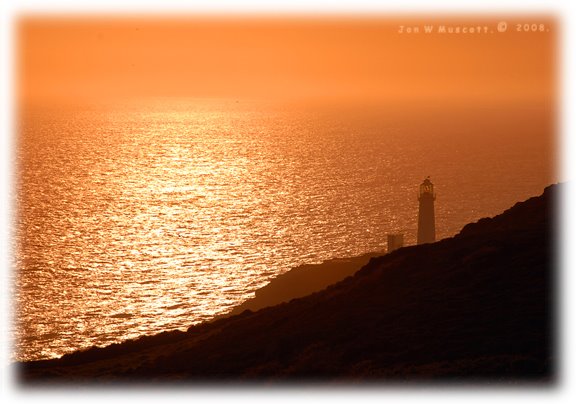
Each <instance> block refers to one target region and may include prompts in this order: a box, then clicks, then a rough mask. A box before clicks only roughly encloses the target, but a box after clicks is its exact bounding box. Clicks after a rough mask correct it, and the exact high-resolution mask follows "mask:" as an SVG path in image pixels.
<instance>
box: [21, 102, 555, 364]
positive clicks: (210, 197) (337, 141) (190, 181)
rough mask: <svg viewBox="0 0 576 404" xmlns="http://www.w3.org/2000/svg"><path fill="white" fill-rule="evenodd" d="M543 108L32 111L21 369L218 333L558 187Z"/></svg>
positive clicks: (24, 145)
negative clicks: (297, 290) (277, 301)
mask: <svg viewBox="0 0 576 404" xmlns="http://www.w3.org/2000/svg"><path fill="white" fill-rule="evenodd" d="M553 111H554V109H553V108H552V106H551V105H549V104H547V103H545V102H531V103H528V102H507V103H504V102H502V103H497V104H494V103H493V104H488V103H486V104H481V103H464V104H462V103H460V104H458V103H452V104H443V103H423V102H421V103H405V104H402V105H395V104H392V103H382V104H378V103H373V104H370V105H363V104H361V103H360V104H354V105H346V104H342V105H341V104H338V105H332V104H322V103H296V102H278V101H270V100H244V99H240V100H239V99H154V100H137V101H125V102H115V103H113V104H94V105H92V104H91V105H85V106H54V105H49V106H45V105H44V106H30V107H28V106H26V107H22V108H20V110H19V112H18V120H17V124H18V125H17V126H18V128H17V133H16V134H15V142H14V143H15V147H14V151H13V157H14V162H13V167H14V170H13V177H14V203H13V205H14V209H13V215H12V221H13V231H12V234H13V237H12V241H13V245H12V251H13V256H12V270H11V279H12V284H11V294H12V295H11V300H10V301H11V302H12V313H13V316H12V317H13V321H12V330H11V336H12V347H13V349H12V351H13V357H12V359H13V360H20V361H27V360H38V359H48V358H55V357H59V356H62V355H63V354H66V353H69V352H73V351H76V350H81V349H86V348H88V347H91V346H106V345H109V344H113V343H117V342H121V341H124V340H127V339H133V338H137V337H139V336H142V335H152V334H156V333H160V332H163V331H170V330H175V329H180V330H185V329H187V328H188V327H190V326H191V325H193V324H198V323H200V322H204V321H207V320H210V319H211V318H213V317H214V316H217V315H220V314H224V313H226V312H228V311H230V310H231V309H232V308H233V307H234V306H236V305H238V304H240V303H242V302H243V301H245V300H247V299H249V298H251V297H253V295H254V292H255V290H257V289H258V288H261V287H263V286H265V285H266V284H267V283H268V282H269V281H270V280H271V279H273V278H274V277H276V276H278V275H279V274H282V273H284V272H286V271H288V270H290V269H291V268H294V267H297V266H300V265H303V264H311V263H320V262H323V261H325V260H328V259H332V258H343V257H353V256H357V255H361V254H364V253H367V252H377V251H381V252H382V253H384V252H385V251H386V236H387V234H391V233H394V234H396V233H401V234H403V235H404V243H405V245H413V244H415V243H416V231H417V215H418V199H417V195H418V187H419V185H420V184H421V183H422V181H423V180H424V179H425V178H426V177H428V176H430V179H431V181H432V182H433V184H434V186H435V192H436V201H435V209H436V212H435V213H436V237H437V239H438V240H439V239H443V238H447V237H452V236H454V235H455V234H457V233H458V232H459V231H460V229H461V228H462V227H463V226H464V225H466V224H467V223H470V222H474V221H477V220H478V219H480V218H482V217H486V216H493V215H496V214H498V213H501V212H502V211H504V210H505V209H507V208H509V207H511V206H512V205H514V203H516V202H518V201H521V200H525V199H527V198H529V197H532V196H536V195H539V194H541V193H542V191H543V189H544V187H546V186H547V185H549V184H551V183H553V182H556V181H557V174H556V165H557V164H556V158H555V152H556V144H557V142H558V139H557V138H556V137H555V132H556V128H555V125H556V122H555V115H554V113H553Z"/></svg>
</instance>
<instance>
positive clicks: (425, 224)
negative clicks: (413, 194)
mask: <svg viewBox="0 0 576 404" xmlns="http://www.w3.org/2000/svg"><path fill="white" fill-rule="evenodd" d="M435 199H436V194H435V193H434V184H432V182H431V181H430V177H427V178H426V179H425V180H424V182H423V183H422V184H420V192H419V193H418V201H420V207H419V209H418V244H425V243H433V242H434V241H436V224H435V220H434V200H435Z"/></svg>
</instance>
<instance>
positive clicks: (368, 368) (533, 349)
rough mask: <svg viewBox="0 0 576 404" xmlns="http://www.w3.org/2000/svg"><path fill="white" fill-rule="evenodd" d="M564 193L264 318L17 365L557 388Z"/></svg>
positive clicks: (34, 375) (44, 373)
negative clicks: (557, 282) (558, 223)
mask: <svg viewBox="0 0 576 404" xmlns="http://www.w3.org/2000/svg"><path fill="white" fill-rule="evenodd" d="M558 192H559V187H558V186H551V187H548V188H547V189H546V190H545V192H544V194H543V195H542V196H539V197H535V198H531V199H529V200H527V201H525V202H522V203H518V204H516V205H515V206H514V207H512V208H510V209H509V210H507V211H506V212H504V213H502V214H501V215H499V216H496V217H494V218H491V219H482V220H480V221H479V222H477V223H474V224H470V225H467V226H465V227H464V228H463V229H462V231H461V232H460V233H459V234H458V235H457V236H455V237H453V238H450V239H445V240H442V241H439V242H437V243H433V244H425V245H421V246H413V247H406V248H402V249H399V250H396V251H394V252H392V253H391V254H388V255H385V256H382V257H378V258H372V259H371V260H370V262H369V263H368V264H367V265H366V266H364V267H363V268H362V269H361V270H359V271H358V272H356V274H355V275H354V276H351V277H348V278H346V279H345V280H343V281H341V282H339V283H337V284H335V285H332V286H330V287H328V288H327V289H325V290H323V291H320V292H317V293H314V294H312V295H309V296H306V297H303V298H300V299H295V300H292V301H290V302H288V303H282V304H280V305H277V306H273V307H268V308H265V309H262V310H259V311H257V312H251V311H245V312H243V313H242V314H239V315H236V316H233V317H229V318H224V319H220V320H217V321H214V322H211V323H206V324H202V325H199V326H195V327H191V328H190V329H189V330H188V331H187V332H171V333H164V334H160V335H158V336H153V337H145V338H141V339H139V340H136V341H130V342H126V343H123V344H118V345H114V346H111V347H107V348H93V349H91V350H88V351H85V352H79V353H75V354H71V355H66V356H64V357H63V358H61V359H57V360H50V361H38V362H29V363H24V364H18V365H17V366H18V371H19V377H20V380H21V381H23V382H26V383H31V382H51V381H58V382H63V381H67V382H70V381H72V382H78V381H88V382H94V381H121V382H123V383H124V382H128V381H136V382H141V381H148V380H153V381H178V380H183V381H201V382H202V381H225V380H232V381H239V380H293V381H294V380H296V381H326V380H343V381H393V382H398V381H417V382H419V381H434V380H439V381H455V382H456V381H457V382H478V381H481V382H483V381H485V382H539V383H542V382H547V383H549V382H551V381H553V380H554V375H555V365H556V359H555V347H554V343H555V339H554V330H555V326H556V325H555V323H554V321H555V317H554V302H555V299H554V293H553V289H554V288H553V287H554V276H553V275H554V268H555V265H554V248H553V244H554V236H555V233H554V231H553V221H554V220H553V219H554V216H553V212H554V211H555V202H554V201H555V199H556V195H557V193H558Z"/></svg>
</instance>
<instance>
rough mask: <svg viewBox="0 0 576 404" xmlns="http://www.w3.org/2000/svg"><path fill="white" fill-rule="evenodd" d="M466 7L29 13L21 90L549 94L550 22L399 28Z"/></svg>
mask: <svg viewBox="0 0 576 404" xmlns="http://www.w3.org/2000/svg"><path fill="white" fill-rule="evenodd" d="M500 20H502V18H498V19H479V18H474V19H464V18H454V17H452V18H450V19H448V18H440V17H437V16H435V17H433V18H432V17H430V18H419V19H416V18H414V17H410V18H400V17H398V18H392V19H390V18H388V19H384V18H380V19H378V18H371V19H369V18H356V19H354V18H340V19H335V18H331V19H330V18H323V19H322V18H311V17H308V18H304V17H299V18H286V17H284V18H278V17H261V18H244V19H241V18H240V17H236V18H231V17H230V18H226V17H218V18H216V17H211V18H163V19H160V18H156V19H155V18H150V17H147V18H119V17H115V18H110V17H102V18H96V17H94V16H92V17H67V18H56V17H24V18H22V19H21V20H20V22H19V24H18V34H17V39H18V46H17V49H18V52H19V54H18V56H17V72H18V86H17V88H18V89H19V95H20V96H21V97H22V98H23V100H24V101H26V100H47V101H53V100H56V99H58V100H68V101H70V100H72V101H73V100H108V99H118V98H119V97H142V96H186V97H238V98H242V97H258V98H276V97H289V98H292V97H296V98H299V97H303V98H307V97H312V98H314V97H320V98H322V97H330V98H343V99H350V98H354V97H356V98H360V99H364V98H376V99H384V100H398V99H402V100H412V99H416V100H421V99H424V100H455V101H460V100H480V101H492V100H494V101H498V100H504V101H510V100H512V101H514V100H519V99H539V98H541V97H546V98H549V97H553V96H554V91H555V87H554V86H555V68H556V66H555V65H556V60H555V49H556V46H555V41H556V37H557V35H556V30H557V26H556V25H555V23H554V21H553V20H552V19H550V18H534V17H531V18H521V19H520V20H519V21H523V22H524V21H528V22H538V23H541V22H542V23H544V24H546V29H549V30H550V32H536V33H518V32H514V31H515V26H514V23H515V21H514V20H513V19H511V18H505V20H506V21H508V31H507V32H506V33H498V32H494V33H488V34H454V35H449V34H438V33H434V34H425V33H423V32H421V33H419V34H400V33H398V29H399V26H400V25H404V26H415V25H419V26H420V27H421V29H422V27H423V26H424V25H434V26H436V27H437V26H439V25H443V24H444V25H466V26H470V25H472V26H476V25H488V26H489V28H490V29H491V30H494V31H496V23H497V22H498V21H500Z"/></svg>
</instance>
